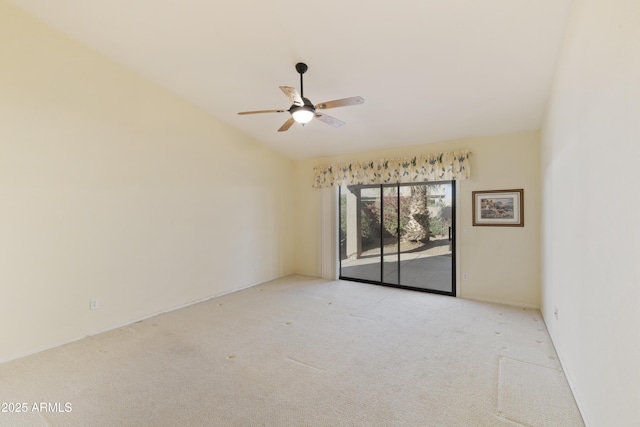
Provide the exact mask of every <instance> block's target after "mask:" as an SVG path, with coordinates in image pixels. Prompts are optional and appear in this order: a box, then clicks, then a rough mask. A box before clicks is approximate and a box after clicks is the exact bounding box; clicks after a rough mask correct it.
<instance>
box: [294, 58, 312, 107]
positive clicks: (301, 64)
mask: <svg viewBox="0 0 640 427" xmlns="http://www.w3.org/2000/svg"><path fill="white" fill-rule="evenodd" d="M308 69H309V67H307V64H305V63H304V62H298V63H297V64H296V71H297V72H298V73H299V74H300V96H301V97H302V98H303V99H304V86H303V83H302V75H303V74H304V73H306V72H307V70H308Z"/></svg>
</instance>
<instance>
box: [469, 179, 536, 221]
mask: <svg viewBox="0 0 640 427" xmlns="http://www.w3.org/2000/svg"><path fill="white" fill-rule="evenodd" d="M472 197H473V225H474V226H494V227H524V189H522V188H520V189H515V190H486V191H473V192H472Z"/></svg>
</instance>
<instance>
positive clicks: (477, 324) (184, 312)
mask: <svg viewBox="0 0 640 427" xmlns="http://www.w3.org/2000/svg"><path fill="white" fill-rule="evenodd" d="M0 384H1V386H0V402H4V403H3V406H8V405H6V403H8V402H13V403H14V405H13V409H14V410H15V407H16V406H15V403H25V404H26V407H25V408H24V409H27V410H26V411H25V412H21V413H15V412H13V413H12V412H0V426H3V427H4V426H29V427H35V426H83V427H84V426H135V427H140V426H465V427H467V426H522V425H524V426H561V427H572V426H583V425H584V424H583V423H582V420H581V418H580V414H579V412H578V409H577V407H576V404H575V402H574V400H573V396H572V395H571V391H570V389H569V386H568V385H567V382H566V379H565V377H564V374H563V373H562V370H561V367H560V364H559V362H558V360H557V357H556V353H555V351H554V348H553V345H552V343H551V341H550V338H549V335H548V333H547V331H546V328H545V325H544V323H543V321H542V317H541V315H540V312H539V311H537V310H531V309H523V308H517V307H509V306H503V305H497V304H488V303H480V302H474V301H467V300H463V299H460V298H452V297H445V296H439V295H433V294H425V293H419V292H412V291H405V290H400V289H393V288H385V287H379V286H373V285H365V284H359V283H353V282H344V281H343V282H339V281H337V282H331V281H325V280H321V279H313V278H307V277H300V276H291V277H287V278H284V279H279V280H276V281H273V282H269V283H265V284H262V285H258V286H255V287H253V288H250V289H246V290H244V291H240V292H236V293H233V294H229V295H226V296H223V297H219V298H215V299H212V300H209V301H207V302H203V303H200V304H196V305H193V306H190V307H187V308H184V309H181V310H177V311H174V312H171V313H166V314H163V315H159V316H156V317H153V318H150V319H148V320H145V321H143V322H138V323H136V324H133V325H130V326H128V327H124V328H120V329H117V330H114V331H111V332H107V333H104V334H100V335H97V336H94V337H89V338H86V339H83V340H81V341H77V342H74V343H72V344H68V345H65V346H62V347H59V348H55V349H52V350H49V351H45V352H42V353H39V354H36V355H33V356H30V357H26V358H23V359H20V360H16V361H12V362H9V363H5V364H3V365H0ZM42 403H44V406H40V405H41V404H42ZM34 405H35V408H34ZM0 409H4V408H0ZM6 409H11V408H8V407H7V408H6Z"/></svg>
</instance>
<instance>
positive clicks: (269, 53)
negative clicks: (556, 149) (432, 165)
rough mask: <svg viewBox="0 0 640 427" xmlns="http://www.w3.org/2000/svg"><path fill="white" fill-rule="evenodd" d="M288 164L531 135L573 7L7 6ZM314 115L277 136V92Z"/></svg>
mask: <svg viewBox="0 0 640 427" xmlns="http://www.w3.org/2000/svg"><path fill="white" fill-rule="evenodd" d="M10 2H12V3H13V4H15V5H17V6H19V7H21V8H22V9H24V10H25V11H27V12H29V13H31V14H32V15H35V16H37V17H38V18H39V19H41V20H42V21H44V22H46V23H47V24H49V25H51V26H52V27H55V28H57V29H59V30H61V31H62V32H64V33H66V34H68V35H69V36H70V37H72V38H73V39H75V40H77V41H79V42H81V43H83V44H85V45H87V46H89V47H91V48H93V49H95V50H97V51H100V52H102V53H103V54H105V55H106V56H108V57H110V58H112V59H113V60H115V61H117V62H119V63H120V64H123V65H124V66H126V67H128V68H130V69H132V70H134V71H136V72H137V73H139V74H141V75H143V76H146V77H147V78H148V79H150V80H152V81H154V82H156V83H158V84H159V85H161V86H163V87H165V88H166V89H168V90H170V91H172V92H174V93H176V94H178V95H180V96H181V97H183V98H184V99H186V100H188V101H190V102H191V103H193V104H195V105H197V106H199V107H200V108H202V109H204V110H206V111H208V112H209V113H210V114H211V115H212V116H215V117H216V118H218V119H220V120H221V121H223V122H226V123H227V124H229V125H230V126H232V127H233V128H236V129H238V130H239V131H241V132H243V133H245V134H247V135H249V136H251V137H253V138H255V139H256V140H258V141H261V142H262V143H264V144H267V145H269V146H271V147H273V148H274V149H276V150H278V151H280V152H282V153H284V154H285V155H287V156H289V157H291V158H294V159H301V158H309V157H318V156H328V155H338V154H346V153H351V152H358V151H363V150H372V149H381V148H389V147H392V146H407V145H414V144H424V143H430V142H441V141H446V140H451V139H457V138H465V137H473V136H485V135H495V134H504V133H511V132H519V131H527V130H534V129H539V128H540V125H541V122H542V118H543V114H544V111H545V106H546V102H547V97H548V95H549V93H550V89H551V83H552V78H553V75H554V72H555V65H556V61H557V59H558V57H559V55H560V49H561V45H562V40H563V35H564V31H565V26H566V23H567V21H568V15H569V9H570V6H571V0H395V1H379V2H371V1H369V0H351V1H345V0H321V1H285V0H270V1H264V0H181V1H174V0H136V1H131V0H57V1H50V0H10ZM297 62H305V63H306V64H307V65H308V66H309V70H308V71H307V72H306V74H305V75H304V94H305V96H306V97H307V98H309V99H310V100H311V102H313V103H314V104H317V103H319V102H321V101H329V100H333V99H337V98H345V97H350V96H356V95H359V96H362V97H363V98H364V99H365V103H364V104H363V105H358V106H350V107H343V108H336V109H332V110H328V111H327V113H328V114H330V115H331V116H333V117H335V118H337V119H340V120H342V121H344V122H346V125H345V126H344V127H342V128H333V127H331V126H328V125H327V124H325V123H322V122H320V121H318V120H314V121H312V122H311V123H309V124H307V125H305V126H304V127H303V126H301V125H299V124H295V125H294V126H293V127H291V129H289V131H287V132H277V130H278V128H279V127H280V126H281V125H282V123H284V122H285V121H286V120H287V119H288V117H289V114H288V113H273V114H260V115H248V116H239V115H237V112H239V111H246V110H261V109H285V110H286V109H288V108H289V106H290V101H289V100H288V98H287V97H285V96H284V94H283V93H282V92H281V91H280V90H279V89H278V86H294V87H296V88H298V89H299V84H300V81H299V75H298V74H297V72H296V70H295V64H296V63H297Z"/></svg>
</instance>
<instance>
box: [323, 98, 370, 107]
mask: <svg viewBox="0 0 640 427" xmlns="http://www.w3.org/2000/svg"><path fill="white" fill-rule="evenodd" d="M359 104H364V98H363V97H361V96H352V97H351V98H342V99H335V100H333V101H327V102H321V103H319V104H318V105H316V108H317V109H318V110H326V109H328V108H336V107H347V106H349V105H359Z"/></svg>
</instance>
